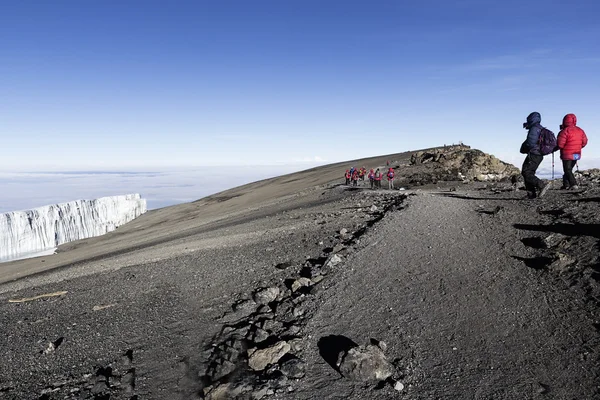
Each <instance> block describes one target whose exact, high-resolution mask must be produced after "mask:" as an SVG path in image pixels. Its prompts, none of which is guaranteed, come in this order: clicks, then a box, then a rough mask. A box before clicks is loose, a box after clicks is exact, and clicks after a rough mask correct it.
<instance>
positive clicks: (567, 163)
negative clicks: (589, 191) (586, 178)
mask: <svg viewBox="0 0 600 400" xmlns="http://www.w3.org/2000/svg"><path fill="white" fill-rule="evenodd" d="M575 164H577V161H575V160H563V171H564V172H565V174H564V175H563V186H564V187H566V188H568V187H571V186H575V185H577V180H576V179H575V175H573V168H574V167H575Z"/></svg>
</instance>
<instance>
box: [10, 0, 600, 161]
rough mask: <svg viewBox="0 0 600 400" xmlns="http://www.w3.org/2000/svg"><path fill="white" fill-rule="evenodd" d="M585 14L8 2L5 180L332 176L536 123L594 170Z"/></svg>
mask: <svg viewBox="0 0 600 400" xmlns="http://www.w3.org/2000/svg"><path fill="white" fill-rule="evenodd" d="M598 15H600V3H599V2H597V1H577V0H574V1H569V2H567V1H563V2H559V1H555V2H547V1H513V0H508V1H506V0H503V1H471V0H464V1H432V0H422V1H418V2H416V1H415V2H409V1H400V0H398V1H360V2H357V1H356V2H355V1H348V0H346V1H325V0H320V1H313V0H289V1H280V0H278V1H261V0H254V1H245V0H240V1H231V0H230V1H228V0H224V1H201V0H198V1H190V2H184V1H171V2H166V1H139V2H138V1H60V0H58V1H53V2H47V1H4V2H2V4H1V12H0V138H1V144H2V146H1V149H2V153H1V157H0V171H19V170H21V171H42V170H85V169H95V170H98V169H116V170H123V169H141V170H144V169H148V168H154V169H156V168H159V169H160V168H168V167H187V166H201V165H238V164H240V165H254V164H263V165H269V164H281V163H285V164H294V163H302V162H307V163H311V162H312V163H317V162H321V161H322V160H325V161H332V162H333V161H340V160H345V159H352V158H357V157H362V156H369V155H378V154H385V153H392V152H400V151H406V150H412V149H418V148H423V147H429V146H437V145H442V144H445V143H453V142H458V141H463V142H464V143H467V144H470V145H472V146H473V147H477V148H480V149H482V150H484V151H486V152H491V153H493V154H495V155H497V156H499V157H501V158H503V159H506V160H508V161H511V162H515V163H519V162H520V160H521V156H520V155H519V154H518V149H519V145H520V143H521V142H522V140H523V139H524V137H525V131H524V130H523V129H522V128H521V124H522V122H523V121H524V119H525V117H526V116H527V114H529V113H530V112H531V111H539V112H541V113H542V122H543V124H544V125H546V126H548V127H549V128H550V129H553V130H555V131H557V130H558V125H559V124H560V122H561V119H562V117H563V115H564V114H566V113H571V112H573V113H575V114H577V116H578V119H579V125H580V126H581V127H582V128H583V129H585V130H586V132H587V133H588V136H589V138H590V144H589V146H588V149H587V150H586V151H584V153H583V160H582V162H581V165H582V167H586V166H588V167H589V166H593V165H600V158H599V157H600V141H598V142H597V141H596V140H595V139H594V138H595V132H598V131H599V130H600V115H599V114H598V112H597V104H598V101H597V98H596V97H597V94H598V93H599V89H600V87H599V86H600V85H599V84H600V78H599V77H598V75H597V72H596V71H598V70H600V42H599V41H598V38H599V37H600V24H598V22H597V18H598Z"/></svg>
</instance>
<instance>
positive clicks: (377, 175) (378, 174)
mask: <svg viewBox="0 0 600 400" xmlns="http://www.w3.org/2000/svg"><path fill="white" fill-rule="evenodd" d="M381 178H383V176H382V174H381V172H379V168H377V170H376V171H375V178H374V179H375V188H376V189H381Z"/></svg>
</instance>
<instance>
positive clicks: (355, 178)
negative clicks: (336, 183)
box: [352, 169, 358, 186]
mask: <svg viewBox="0 0 600 400" xmlns="http://www.w3.org/2000/svg"><path fill="white" fill-rule="evenodd" d="M357 185H358V170H357V169H354V172H353V173H352V186H357Z"/></svg>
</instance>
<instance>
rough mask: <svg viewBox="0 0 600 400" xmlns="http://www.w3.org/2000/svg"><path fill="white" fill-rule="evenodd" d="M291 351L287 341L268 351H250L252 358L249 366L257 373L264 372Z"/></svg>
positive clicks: (268, 348)
mask: <svg viewBox="0 0 600 400" xmlns="http://www.w3.org/2000/svg"><path fill="white" fill-rule="evenodd" d="M290 350H291V346H290V345H289V344H288V343H287V342H286V341H281V342H278V343H276V344H274V345H273V346H271V347H267V348H266V349H260V350H256V349H251V350H248V354H249V355H250V358H249V359H248V366H249V367H250V368H252V369H253V370H255V371H262V370H263V369H265V368H266V367H267V366H268V365H270V364H275V363H277V361H279V359H280V358H281V357H283V356H284V355H286V354H287V353H288V352H289V351H290Z"/></svg>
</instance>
